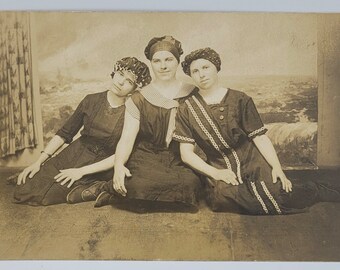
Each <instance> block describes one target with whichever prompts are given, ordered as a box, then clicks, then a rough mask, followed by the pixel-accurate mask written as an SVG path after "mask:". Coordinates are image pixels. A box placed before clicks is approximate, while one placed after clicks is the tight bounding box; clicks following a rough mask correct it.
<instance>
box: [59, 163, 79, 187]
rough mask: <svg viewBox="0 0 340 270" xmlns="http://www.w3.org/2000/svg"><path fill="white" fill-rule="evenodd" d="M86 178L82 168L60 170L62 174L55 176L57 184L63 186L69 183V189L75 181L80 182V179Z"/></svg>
mask: <svg viewBox="0 0 340 270" xmlns="http://www.w3.org/2000/svg"><path fill="white" fill-rule="evenodd" d="M83 176H84V173H83V170H82V169H81V168H72V169H66V170H60V173H59V174H57V175H56V176H54V179H55V181H56V182H58V183H60V182H61V183H60V184H61V185H62V186H63V185H65V184H66V183H67V182H69V184H68V185H67V187H68V188H70V187H71V186H72V185H73V183H74V182H75V181H78V180H79V179H80V178H82V177H83Z"/></svg>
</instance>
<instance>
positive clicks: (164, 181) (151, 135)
mask: <svg viewBox="0 0 340 270" xmlns="http://www.w3.org/2000/svg"><path fill="white" fill-rule="evenodd" d="M144 53H145V56H146V58H147V59H148V60H150V63H151V67H152V71H153V73H154V78H153V81H152V82H151V84H149V85H148V86H147V87H145V88H144V89H143V90H142V91H141V92H136V93H134V94H133V95H132V96H131V98H130V99H129V100H128V101H127V102H126V113H125V123H124V129H123V133H122V137H121V139H120V141H119V143H118V146H117V151H116V157H115V168H114V178H113V181H111V182H107V183H106V184H105V185H104V186H103V187H102V188H101V189H100V192H101V193H100V194H99V196H98V198H97V201H96V205H95V206H98V207H99V206H102V205H106V204H108V203H110V202H114V201H120V202H123V203H124V202H126V203H127V204H126V205H127V206H131V205H132V204H133V205H134V206H136V207H137V208H134V207H133V208H130V210H134V211H140V210H143V209H145V208H146V209H147V210H150V209H151V208H152V209H157V210H160V209H163V210H179V211H197V204H198V197H199V192H200V190H201V182H200V180H199V178H198V177H197V175H195V174H194V173H193V171H192V170H191V169H190V168H188V167H186V166H185V165H184V164H183V163H182V162H181V159H180V157H179V145H178V143H177V142H175V141H172V135H173V131H174V129H175V115H176V111H177V108H178V106H179V104H180V103H182V102H183V99H184V98H185V97H186V96H187V95H188V94H190V92H191V91H192V90H193V86H192V85H187V84H183V83H182V82H179V81H178V80H177V79H176V71H177V67H178V65H179V61H180V56H181V54H182V53H183V50H182V48H181V43H180V42H179V41H178V40H176V39H174V38H173V37H171V36H164V37H157V38H153V39H151V40H150V42H149V43H148V45H147V46H146V48H145V51H144ZM133 148H134V151H132V150H133ZM125 165H126V167H125ZM128 169H129V170H130V172H129V171H128ZM130 173H131V174H130Z"/></svg>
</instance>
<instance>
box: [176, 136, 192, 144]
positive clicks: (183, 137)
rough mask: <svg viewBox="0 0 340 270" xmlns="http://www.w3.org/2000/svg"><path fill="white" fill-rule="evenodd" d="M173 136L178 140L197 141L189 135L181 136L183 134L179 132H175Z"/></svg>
mask: <svg viewBox="0 0 340 270" xmlns="http://www.w3.org/2000/svg"><path fill="white" fill-rule="evenodd" d="M173 138H176V139H178V140H181V141H185V142H193V143H194V142H195V140H194V139H191V138H188V137H185V136H181V135H177V134H174V135H173Z"/></svg>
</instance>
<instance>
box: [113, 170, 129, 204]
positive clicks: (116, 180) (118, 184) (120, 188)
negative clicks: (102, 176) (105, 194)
mask: <svg viewBox="0 0 340 270" xmlns="http://www.w3.org/2000/svg"><path fill="white" fill-rule="evenodd" d="M125 177H131V173H130V171H129V169H128V168H126V167H125V166H117V167H115V173H114V176H113V189H114V190H115V191H117V192H118V193H119V194H120V195H122V196H123V197H125V196H126V193H127V190H126V188H125V184H124V182H125Z"/></svg>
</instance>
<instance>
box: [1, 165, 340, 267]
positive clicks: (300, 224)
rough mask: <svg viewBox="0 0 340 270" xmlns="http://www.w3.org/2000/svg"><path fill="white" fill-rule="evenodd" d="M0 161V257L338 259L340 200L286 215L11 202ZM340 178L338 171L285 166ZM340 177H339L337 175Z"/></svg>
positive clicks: (305, 174) (5, 171)
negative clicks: (145, 211) (133, 210)
mask: <svg viewBox="0 0 340 270" xmlns="http://www.w3.org/2000/svg"><path fill="white" fill-rule="evenodd" d="M14 172H16V170H15V169H8V168H0V176H1V177H0V193H1V194H0V211H1V219H0V259H1V260H2V259H64V260H69V259H72V260H73V259H74V260H78V259H81V260H83V259H86V260H92V259H96V260H102V259H104V260H155V259H156V260H158V259H159V260H218V261H268V260H269V261H339V260H340V204H336V203H320V204H318V205H316V206H314V207H313V208H312V209H311V210H310V211H309V212H308V213H303V214H298V215H291V216H270V217H263V216H261V217H257V216H240V215H236V214H229V213H213V212H211V211H210V210H209V209H208V208H207V207H206V206H205V205H204V204H202V206H201V209H200V211H199V212H198V213H195V214H186V213H148V214H136V213H131V212H126V211H123V210H119V209H116V208H113V207H112V206H107V207H103V208H99V209H94V208H93V207H92V205H93V204H92V202H89V203H83V204H78V205H66V204H65V205H57V206H48V207H31V206H26V205H16V204H13V203H11V197H12V192H13V186H11V185H7V184H6V181H5V179H6V177H7V176H9V175H11V174H13V173H14ZM290 175H298V176H300V177H324V178H327V177H331V178H335V177H339V175H340V174H339V171H312V172H291V173H290ZM339 181H340V179H339Z"/></svg>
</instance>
